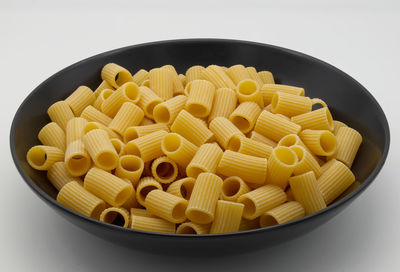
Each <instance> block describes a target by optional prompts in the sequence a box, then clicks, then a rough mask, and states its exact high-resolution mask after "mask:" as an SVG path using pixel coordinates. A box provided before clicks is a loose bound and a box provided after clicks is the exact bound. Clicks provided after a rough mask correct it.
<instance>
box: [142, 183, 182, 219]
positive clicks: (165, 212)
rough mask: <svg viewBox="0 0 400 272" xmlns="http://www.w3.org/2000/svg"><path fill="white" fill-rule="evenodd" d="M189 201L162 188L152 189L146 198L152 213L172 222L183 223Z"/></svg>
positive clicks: (147, 206)
mask: <svg viewBox="0 0 400 272" xmlns="http://www.w3.org/2000/svg"><path fill="white" fill-rule="evenodd" d="M187 205H188V201H187V200H186V199H183V198H181V197H177V196H174V195H172V194H169V193H167V192H164V191H162V190H152V191H151V192H149V193H148V194H147V197H146V200H145V207H146V209H147V210H148V211H149V212H151V213H152V214H154V215H156V216H158V217H160V218H162V219H164V220H167V221H169V222H172V223H182V222H183V221H185V220H186V215H185V211H186V207H187Z"/></svg>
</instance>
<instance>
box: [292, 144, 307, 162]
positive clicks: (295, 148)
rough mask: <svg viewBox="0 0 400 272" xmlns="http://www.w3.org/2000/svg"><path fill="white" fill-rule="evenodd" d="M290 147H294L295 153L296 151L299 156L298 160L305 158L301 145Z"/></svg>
mask: <svg viewBox="0 0 400 272" xmlns="http://www.w3.org/2000/svg"><path fill="white" fill-rule="evenodd" d="M290 149H292V150H293V151H294V153H296V156H297V161H298V162H300V161H302V160H303V158H304V151H303V149H302V148H301V147H299V146H292V147H291V148H290Z"/></svg>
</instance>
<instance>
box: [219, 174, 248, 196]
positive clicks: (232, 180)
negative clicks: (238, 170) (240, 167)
mask: <svg viewBox="0 0 400 272" xmlns="http://www.w3.org/2000/svg"><path fill="white" fill-rule="evenodd" d="M248 192H250V188H249V186H247V184H246V183H245V182H244V181H243V179H241V178H240V177H238V176H231V177H228V178H226V179H224V181H223V183H222V192H221V197H222V199H224V200H227V201H232V202H236V200H237V199H238V198H239V197H240V196H241V195H243V194H246V193H248Z"/></svg>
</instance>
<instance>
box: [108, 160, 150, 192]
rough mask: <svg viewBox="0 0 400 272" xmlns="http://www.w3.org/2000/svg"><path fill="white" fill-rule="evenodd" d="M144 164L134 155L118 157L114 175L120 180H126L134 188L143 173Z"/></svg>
mask: <svg viewBox="0 0 400 272" xmlns="http://www.w3.org/2000/svg"><path fill="white" fill-rule="evenodd" d="M143 169H144V163H143V160H142V159H141V158H140V157H137V156H134V155H124V156H121V157H119V162H118V165H117V168H116V169H115V175H116V176H117V177H120V178H125V179H128V180H129V181H130V182H131V183H132V184H133V185H135V186H136V184H137V183H138V181H139V179H140V176H141V175H142V173H143Z"/></svg>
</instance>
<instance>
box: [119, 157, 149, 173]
mask: <svg viewBox="0 0 400 272" xmlns="http://www.w3.org/2000/svg"><path fill="white" fill-rule="evenodd" d="M120 163H121V166H122V168H124V169H125V170H126V171H129V172H136V171H138V170H140V169H141V168H142V167H143V161H142V160H141V159H139V158H138V157H136V156H124V157H122V158H120Z"/></svg>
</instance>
